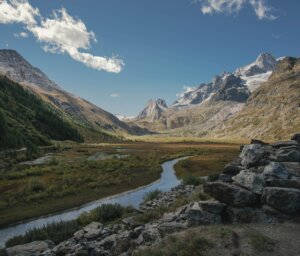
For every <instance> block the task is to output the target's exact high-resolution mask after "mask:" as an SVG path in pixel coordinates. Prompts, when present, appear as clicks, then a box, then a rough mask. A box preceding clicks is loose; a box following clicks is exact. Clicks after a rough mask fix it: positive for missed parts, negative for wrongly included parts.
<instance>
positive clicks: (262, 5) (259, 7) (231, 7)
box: [196, 0, 277, 20]
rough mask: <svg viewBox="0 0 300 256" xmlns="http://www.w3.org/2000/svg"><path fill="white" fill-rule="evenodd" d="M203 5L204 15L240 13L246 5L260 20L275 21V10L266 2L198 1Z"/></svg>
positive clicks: (260, 0)
mask: <svg viewBox="0 0 300 256" xmlns="http://www.w3.org/2000/svg"><path fill="white" fill-rule="evenodd" d="M196 2H200V3H201V12H202V13H203V14H211V15H212V14H215V13H227V14H232V13H238V12H239V11H240V10H241V9H242V8H243V7H244V6H245V5H247V4H248V5H250V6H251V7H252V8H253V10H254V12H255V14H256V16H257V17H258V19H260V20H263V19H266V20H275V19H276V18H277V17H276V16H274V15H273V14H272V11H273V8H272V7H270V6H268V5H267V4H266V2H265V1H264V0H196Z"/></svg>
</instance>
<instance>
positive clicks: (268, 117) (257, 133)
mask: <svg viewBox="0 0 300 256" xmlns="http://www.w3.org/2000/svg"><path fill="white" fill-rule="evenodd" d="M299 131H300V58H290V57H289V58H284V59H283V60H281V61H280V62H279V64H278V66H277V68H276V69H275V71H274V72H273V74H272V75H271V76H270V78H269V80H268V81H267V82H266V83H263V84H262V85H261V86H260V87H259V88H258V89H257V90H255V91H254V92H253V93H252V95H251V96H250V97H249V99H248V101H247V103H246V105H245V106H244V107H243V109H242V110H241V111H240V112H239V113H237V115H235V116H234V117H233V118H231V119H230V120H228V121H226V122H225V123H224V129H221V130H220V131H215V132H213V135H214V136H220V137H248V138H250V137H252V138H253V137H255V138H261V139H266V140H278V139H286V138H288V137H289V136H290V135H291V134H293V133H296V132H299Z"/></svg>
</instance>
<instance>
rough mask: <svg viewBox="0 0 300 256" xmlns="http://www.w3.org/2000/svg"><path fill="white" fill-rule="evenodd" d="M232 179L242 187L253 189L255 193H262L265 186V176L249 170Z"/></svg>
mask: <svg viewBox="0 0 300 256" xmlns="http://www.w3.org/2000/svg"><path fill="white" fill-rule="evenodd" d="M232 180H234V181H235V183H237V184H238V185H240V186H241V187H244V188H247V189H249V190H251V191H252V192H253V193H255V194H262V191H263V188H264V186H265V181H264V176H263V175H262V174H256V173H253V172H251V171H249V170H243V171H241V172H240V173H239V174H238V175H236V176H234V177H232Z"/></svg>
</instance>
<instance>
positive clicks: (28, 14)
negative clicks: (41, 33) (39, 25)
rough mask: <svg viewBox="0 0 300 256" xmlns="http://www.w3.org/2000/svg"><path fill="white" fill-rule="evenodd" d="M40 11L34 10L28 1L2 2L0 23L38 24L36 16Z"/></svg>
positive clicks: (4, 0) (13, 0)
mask: <svg viewBox="0 0 300 256" xmlns="http://www.w3.org/2000/svg"><path fill="white" fill-rule="evenodd" d="M39 15H40V13H39V10H38V9H37V8H33V7H32V6H31V5H30V4H29V3H28V1H27V0H10V1H9V2H8V1H6V0H0V23H4V24H9V23H23V24H26V25H33V24H36V20H35V18H36V16H39Z"/></svg>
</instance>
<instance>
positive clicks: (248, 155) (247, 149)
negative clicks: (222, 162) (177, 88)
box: [240, 144, 265, 168]
mask: <svg viewBox="0 0 300 256" xmlns="http://www.w3.org/2000/svg"><path fill="white" fill-rule="evenodd" d="M264 154H265V150H264V147H263V146H262V145H260V144H250V145H246V146H244V148H243V151H242V153H241V154H240V158H241V159H242V161H241V163H242V165H243V166H244V167H246V168H249V167H253V166H257V165H258V164H259V162H260V161H261V160H262V159H263V157H264Z"/></svg>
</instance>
